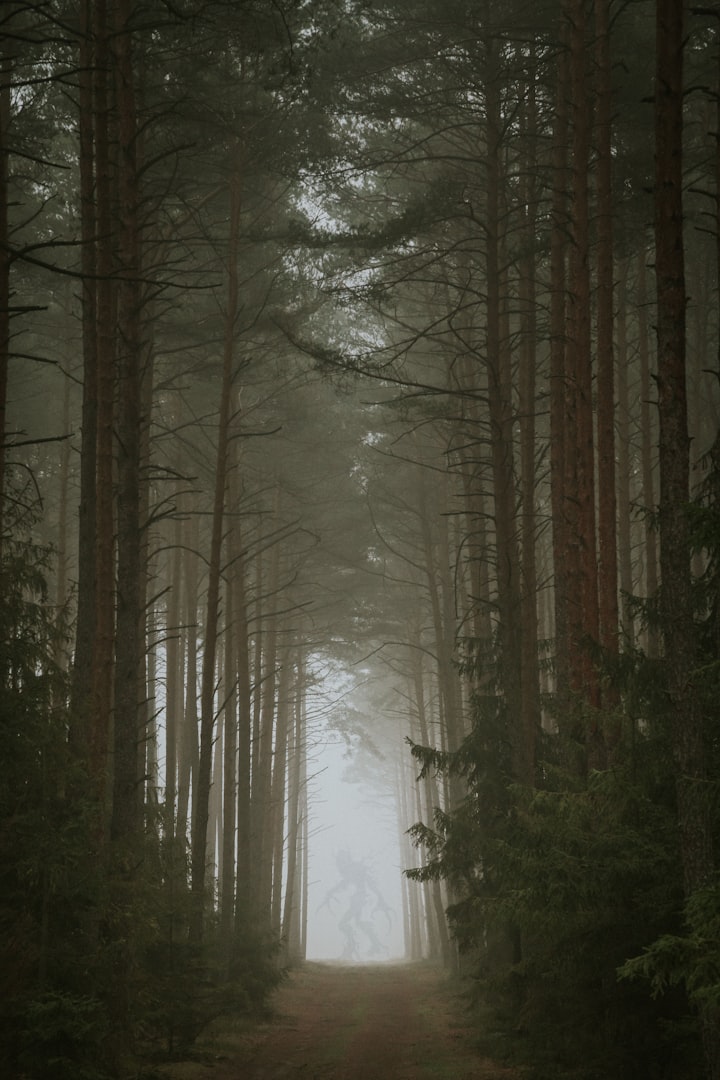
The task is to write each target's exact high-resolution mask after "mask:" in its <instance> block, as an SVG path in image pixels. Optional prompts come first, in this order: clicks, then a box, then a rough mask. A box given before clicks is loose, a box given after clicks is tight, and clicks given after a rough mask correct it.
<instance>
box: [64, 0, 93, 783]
mask: <svg viewBox="0 0 720 1080" xmlns="http://www.w3.org/2000/svg"><path fill="white" fill-rule="evenodd" d="M80 20H81V27H80V49H79V72H78V82H79V89H78V92H79V116H78V134H79V166H80V239H81V247H80V267H81V273H82V286H81V298H80V303H81V318H82V357H83V380H82V388H83V391H82V419H81V430H82V435H81V446H80V502H79V505H78V558H77V567H78V569H77V573H78V582H77V620H76V628H75V662H74V666H73V671H72V688H71V700H72V708H71V710H70V716H71V720H70V730H69V742H70V747H71V749H72V751H73V753H74V756H75V757H76V758H77V759H78V760H81V761H84V760H87V754H88V746H89V728H88V723H89V708H90V690H91V687H90V684H89V682H88V678H87V670H88V664H89V662H90V658H91V657H92V653H93V641H94V639H95V611H96V608H95V590H96V573H97V571H96V550H95V520H96V507H95V491H96V488H95V481H96V470H97V404H98V402H97V391H98V371H97V362H98V356H97V348H98V342H97V310H96V304H97V286H96V280H95V275H96V268H97V264H96V241H97V237H96V231H97V225H96V214H95V136H94V94H93V85H94V77H93V74H92V71H93V66H94V62H95V61H94V56H95V50H94V47H93V20H92V6H91V3H90V0H82V4H81V15H80Z"/></svg>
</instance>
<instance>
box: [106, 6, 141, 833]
mask: <svg viewBox="0 0 720 1080" xmlns="http://www.w3.org/2000/svg"><path fill="white" fill-rule="evenodd" d="M115 15H116V25H115V27H114V38H113V41H114V56H113V60H114V65H113V67H114V70H115V72H116V107H117V115H118V136H119V138H118V143H119V145H118V162H117V173H118V177H117V199H118V215H119V237H118V254H119V263H120V282H119V289H118V293H119V296H118V322H117V325H118V333H117V336H116V341H117V359H116V364H117V385H118V416H117V424H116V427H117V479H118V499H117V599H116V604H117V615H116V643H115V671H114V675H115V680H114V714H113V715H114V724H113V804H112V822H111V833H112V836H113V838H114V839H115V840H123V841H128V840H129V839H130V838H132V837H133V836H134V835H135V833H136V832H137V830H138V825H139V822H140V795H141V792H142V784H141V776H139V775H138V742H139V740H140V737H141V733H140V731H139V728H138V705H139V701H140V698H141V694H142V696H143V697H144V692H143V691H142V690H141V685H140V673H141V670H142V669H143V667H144V663H143V659H144V654H145V632H144V631H145V627H144V617H145V613H144V604H143V596H142V589H141V575H142V573H143V567H142V566H141V550H142V530H143V528H144V527H145V525H146V523H145V522H141V520H140V503H141V497H140V485H141V478H140V457H141V441H142V427H143V416H142V367H143V356H144V350H143V346H142V341H141V325H142V323H141V317H140V316H141V304H142V298H141V290H140V240H139V230H140V222H139V219H138V213H139V199H140V193H139V190H138V171H137V166H138V163H137V161H136V146H137V118H136V109H135V86H134V73H133V60H132V36H131V32H130V28H129V22H130V17H131V3H130V0H116V6H115Z"/></svg>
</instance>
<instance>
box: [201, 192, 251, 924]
mask: <svg viewBox="0 0 720 1080" xmlns="http://www.w3.org/2000/svg"><path fill="white" fill-rule="evenodd" d="M229 187H230V191H229V195H230V230H229V239H228V264H227V271H228V292H227V306H226V311H225V337H224V345H223V369H222V388H221V393H220V417H219V420H218V440H217V457H216V464H215V492H214V498H213V512H212V536H211V541H210V559H209V564H208V590H207V609H206V616H205V638H204V643H203V662H202V677H201V686H200V756H199V759H198V771H197V787H196V789H195V791H194V796H193V823H192V894H193V913H192V919H191V925H190V937H191V940H192V941H194V942H199V941H200V940H201V939H202V936H203V921H204V911H205V888H206V886H205V879H206V875H205V870H206V858H207V830H208V818H209V803H210V779H211V768H212V749H213V732H214V730H215V669H216V654H217V640H218V615H219V602H220V571H221V554H222V541H223V528H224V521H225V494H226V485H227V470H228V433H229V426H230V417H231V396H232V383H233V373H234V370H233V369H234V341H235V323H236V320H237V313H238V265H237V262H238V241H239V232H240V194H241V189H240V177H239V175H238V174H237V173H234V174H233V176H232V177H231V179H230V185H229Z"/></svg>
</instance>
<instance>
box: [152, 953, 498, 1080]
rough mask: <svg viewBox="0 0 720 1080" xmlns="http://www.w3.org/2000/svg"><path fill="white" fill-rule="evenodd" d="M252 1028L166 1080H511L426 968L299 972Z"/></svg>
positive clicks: (225, 1035) (207, 1043) (213, 1038)
mask: <svg viewBox="0 0 720 1080" xmlns="http://www.w3.org/2000/svg"><path fill="white" fill-rule="evenodd" d="M272 1004H273V1015H272V1018H271V1019H270V1020H268V1021H267V1022H265V1023H262V1024H258V1025H254V1026H252V1027H249V1028H248V1027H242V1026H240V1025H238V1026H233V1025H232V1023H231V1022H229V1021H227V1020H225V1021H223V1023H222V1024H221V1025H219V1026H218V1027H217V1028H216V1029H215V1030H214V1031H212V1032H211V1033H210V1034H209V1036H208V1037H206V1038H205V1039H204V1040H203V1045H202V1047H201V1049H202V1050H204V1051H205V1060H204V1062H200V1061H197V1062H182V1063H177V1064H174V1065H168V1066H165V1067H163V1069H162V1070H161V1074H162V1076H163V1078H167V1080H293V1078H296V1080H518V1077H519V1074H517V1073H515V1072H513V1071H511V1070H509V1069H506V1068H503V1067H501V1066H499V1065H495V1064H493V1062H492V1061H489V1060H487V1059H485V1058H482V1057H480V1056H479V1055H478V1054H477V1053H476V1052H474V1051H473V1045H472V1030H471V1028H470V1026H469V1022H468V1021H467V1019H466V1018H465V1014H464V1006H463V1002H462V999H461V998H460V997H459V994H458V991H457V989H456V988H455V987H454V986H453V984H452V983H451V982H449V981H448V979H447V977H446V976H445V975H444V974H443V973H442V972H441V971H439V970H437V969H436V968H433V967H430V966H428V965H425V964H370V965H357V966H352V967H348V966H341V965H339V964H320V963H307V964H305V965H304V966H303V967H302V968H300V969H299V970H297V971H295V972H293V973H292V974H291V976H290V977H289V979H288V980H287V981H286V982H284V983H283V984H282V985H281V987H280V988H279V990H278V991H277V993H276V994H275V996H274V998H273V1003H272Z"/></svg>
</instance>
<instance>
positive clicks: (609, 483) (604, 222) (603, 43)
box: [595, 0, 619, 705]
mask: <svg viewBox="0 0 720 1080" xmlns="http://www.w3.org/2000/svg"><path fill="white" fill-rule="evenodd" d="M595 31H596V37H595V56H596V73H597V75H596V86H597V89H596V129H595V130H596V138H595V142H596V163H595V186H596V199H597V207H596V232H597V248H596V250H597V268H596V274H597V285H596V296H597V347H596V348H597V453H598V554H599V565H598V590H599V604H598V611H599V619H600V644H601V645H602V647H603V649H604V650H605V651H606V652H607V653H609V654H610V655H611V656H615V655H616V654H617V652H618V622H619V614H618V571H617V534H616V520H617V497H616V489H615V365H614V350H613V326H614V314H613V283H614V276H613V195H612V72H611V67H610V3H609V0H595ZM608 694H610V697H609V698H608ZM603 700H604V703H605V704H607V705H613V704H615V700H614V696H613V695H612V691H611V687H610V685H609V684H608V685H607V686H606V687H605V688H604V694H603Z"/></svg>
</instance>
